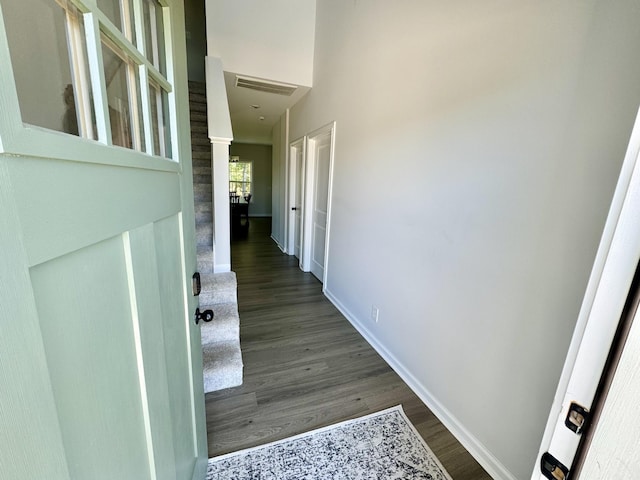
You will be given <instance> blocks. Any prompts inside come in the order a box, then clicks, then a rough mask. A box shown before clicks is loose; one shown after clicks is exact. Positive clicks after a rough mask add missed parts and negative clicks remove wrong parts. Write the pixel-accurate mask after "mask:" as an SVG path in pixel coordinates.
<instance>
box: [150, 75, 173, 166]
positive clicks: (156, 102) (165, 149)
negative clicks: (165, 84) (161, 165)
mask: <svg viewBox="0 0 640 480" xmlns="http://www.w3.org/2000/svg"><path fill="white" fill-rule="evenodd" d="M149 92H150V94H151V129H152V133H153V154H154V155H160V156H162V157H167V158H171V131H170V128H169V101H168V100H169V99H168V94H167V92H165V91H164V90H162V88H160V87H159V86H157V85H156V84H154V83H151V84H150V85H149Z"/></svg>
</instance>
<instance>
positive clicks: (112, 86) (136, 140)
mask: <svg viewBox="0 0 640 480" xmlns="http://www.w3.org/2000/svg"><path fill="white" fill-rule="evenodd" d="M116 50H117V49H116V47H114V46H112V45H110V44H108V43H107V42H106V41H105V39H103V44H102V58H103V62H104V77H105V85H106V87H107V102H108V104H109V121H110V124H111V141H112V143H113V145H119V146H121V147H126V148H135V149H136V150H142V149H144V141H143V135H142V132H141V128H142V126H141V123H140V119H139V112H140V97H139V95H138V92H139V91H140V89H139V79H138V75H137V67H136V66H135V65H134V64H133V63H132V62H130V61H128V60H126V57H125V56H124V55H122V54H119V53H120V52H117V51H116Z"/></svg>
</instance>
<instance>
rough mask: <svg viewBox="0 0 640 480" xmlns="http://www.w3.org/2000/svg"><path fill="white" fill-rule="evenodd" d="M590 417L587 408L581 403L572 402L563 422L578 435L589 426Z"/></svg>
mask: <svg viewBox="0 0 640 480" xmlns="http://www.w3.org/2000/svg"><path fill="white" fill-rule="evenodd" d="M590 417H591V414H590V413H589V410H587V409H586V408H584V407H583V406H582V405H578V404H577V403H575V402H572V403H571V405H570V406H569V412H568V413H567V418H565V419H564V424H565V426H566V427H567V428H568V429H569V430H571V431H572V432H574V433H575V434H576V435H580V434H582V432H583V431H584V430H585V428H587V426H589V419H590Z"/></svg>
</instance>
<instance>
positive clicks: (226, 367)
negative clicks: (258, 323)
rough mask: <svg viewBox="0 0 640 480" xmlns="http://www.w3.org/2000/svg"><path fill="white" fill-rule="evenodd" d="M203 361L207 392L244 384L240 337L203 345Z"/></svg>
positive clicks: (205, 389)
mask: <svg viewBox="0 0 640 480" xmlns="http://www.w3.org/2000/svg"><path fill="white" fill-rule="evenodd" d="M202 361H203V366H204V369H203V378H204V391H205V393H208V392H215V391H216V390H222V389H224V388H231V387H237V386H238V385H242V369H243V364H242V353H241V351H240V340H239V339H236V340H227V341H222V342H215V343H208V344H205V345H203V346H202Z"/></svg>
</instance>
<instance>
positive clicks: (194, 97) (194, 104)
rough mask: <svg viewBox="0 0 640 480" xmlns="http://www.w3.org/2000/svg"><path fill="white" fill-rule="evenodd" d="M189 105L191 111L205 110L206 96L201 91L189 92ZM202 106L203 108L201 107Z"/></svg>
mask: <svg viewBox="0 0 640 480" xmlns="http://www.w3.org/2000/svg"><path fill="white" fill-rule="evenodd" d="M189 107H190V108H191V111H199V112H202V111H204V112H206V111H207V96H206V95H205V94H203V93H197V92H189ZM203 107H204V110H202V108H203Z"/></svg>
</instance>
